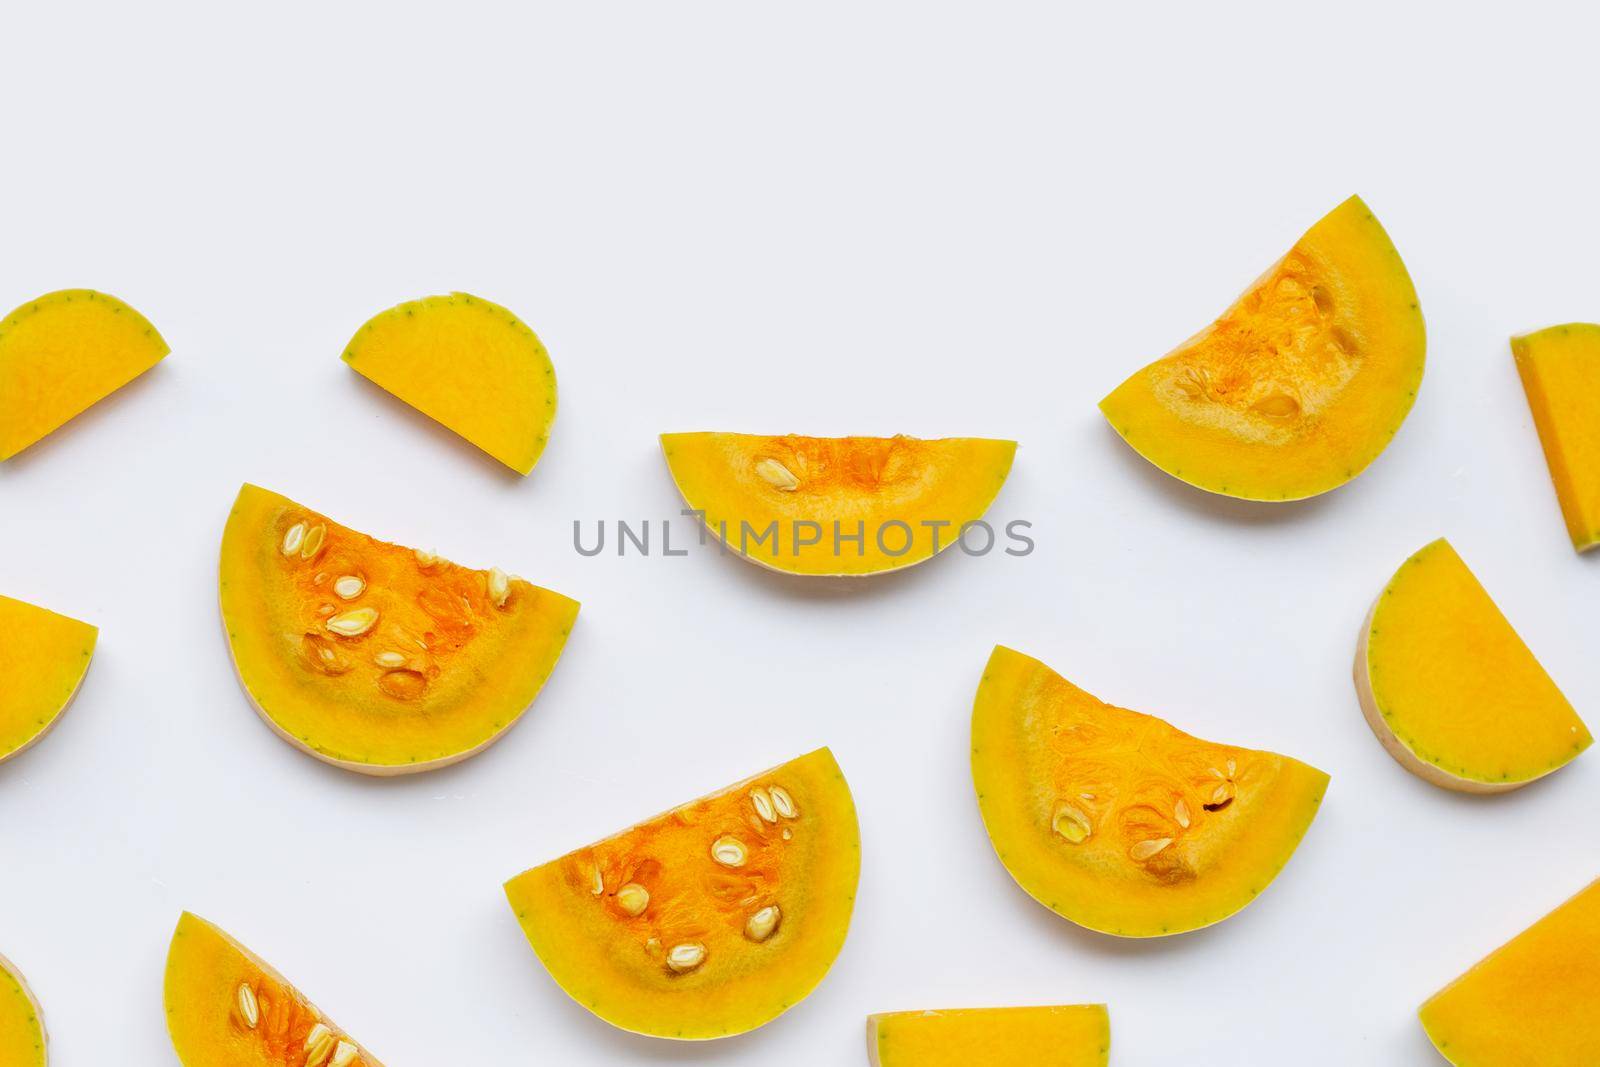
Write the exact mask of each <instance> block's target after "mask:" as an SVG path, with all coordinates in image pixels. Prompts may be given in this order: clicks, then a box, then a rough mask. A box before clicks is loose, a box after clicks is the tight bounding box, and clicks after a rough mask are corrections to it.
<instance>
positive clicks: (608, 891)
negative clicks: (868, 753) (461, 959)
mask: <svg viewBox="0 0 1600 1067" xmlns="http://www.w3.org/2000/svg"><path fill="white" fill-rule="evenodd" d="M860 872H861V837H860V832H859V829H858V827H857V824H856V809H855V803H854V801H853V800H852V799H851V797H850V788H849V786H848V785H846V784H845V780H844V775H843V774H842V773H841V772H840V770H839V765H838V764H837V763H835V762H834V759H833V754H832V753H830V752H829V751H828V750H827V749H825V748H824V749H819V750H817V751H815V752H812V753H810V754H809V755H806V756H801V757H800V758H799V759H796V760H792V761H790V762H789V763H785V764H783V765H782V766H781V767H775V768H773V769H772V770H770V771H766V772H764V773H762V774H758V775H756V776H755V777H754V778H748V779H746V780H745V781H742V782H740V783H738V784H737V785H733V786H729V787H728V788H727V789H723V790H720V791H719V792H716V793H712V794H710V795H709V796H705V797H701V798H700V799H699V800H695V801H692V802H690V803H688V804H685V805H683V806H682V807H679V808H675V809H673V810H672V811H669V812H667V813H665V814H664V815H659V816H657V817H655V818H653V819H650V820H648V821H646V822H643V823H640V824H639V825H638V826H635V827H633V828H632V829H631V830H625V831H623V832H622V833H620V834H617V835H615V836H614V837H610V838H607V839H606V840H604V841H600V842H598V843H596V844H593V845H589V846H587V847H585V848H580V849H578V850H577V851H575V852H571V853H569V854H567V855H565V856H562V857H561V858H560V859H557V860H552V861H551V862H549V863H546V864H544V865H543V866H540V867H535V868H533V869H532V870H529V871H525V872H523V873H522V874H520V875H518V876H517V877H515V878H513V879H511V880H510V881H509V882H507V883H506V887H505V888H506V899H507V900H508V901H509V902H510V904H511V908H512V910H513V911H514V912H516V915H517V921H518V922H519V923H521V924H522V930H523V933H525V934H526V935H527V938H528V942H529V943H530V944H531V945H532V946H533V950H534V952H535V953H536V954H537V955H538V957H539V959H540V960H541V961H542V962H543V963H544V965H545V967H546V968H547V969H548V970H549V971H550V974H551V977H553V978H554V979H555V980H556V984H558V985H559V986H561V988H562V989H564V990H565V991H566V992H567V994H568V995H569V996H571V997H572V999H573V1000H576V1001H577V1002H578V1003H579V1004H582V1005H583V1006H584V1007H585V1008H587V1009H589V1011H591V1012H593V1013H594V1014H595V1015H597V1016H599V1017H600V1018H602V1019H604V1020H605V1021H606V1022H608V1023H610V1024H611V1025H613V1026H616V1027H619V1028H621V1029H623V1030H631V1031H633V1032H634V1033H639V1034H649V1035H652V1036H654V1037H665V1038H676V1039H681V1040H704V1039H708V1038H717V1037H727V1036H729V1035H732V1034H739V1033H743V1032H745V1031H747V1030H753V1029H755V1028H756V1027H758V1026H762V1025H764V1024H765V1023H768V1022H771V1021H772V1020H773V1019H775V1018H777V1017H778V1016H779V1015H781V1014H782V1013H783V1012H785V1011H787V1010H789V1009H790V1008H792V1007H793V1006H794V1005H796V1004H798V1003H799V1002H800V1001H801V1000H803V999H805V997H806V996H807V995H808V994H810V992H811V991H812V989H814V988H815V987H816V986H817V984H818V983H819V982H821V981H822V978H823V976H824V975H826V974H827V973H828V969H829V968H830V967H831V966H832V965H833V961H834V959H835V957H837V956H838V954H839V950H840V949H841V948H842V947H843V945H844V939H845V934H846V932H847V930H848V929H849V926H850V914H851V911H852V910H853V909H854V906H855V896H856V882H857V880H858V878H859V876H860Z"/></svg>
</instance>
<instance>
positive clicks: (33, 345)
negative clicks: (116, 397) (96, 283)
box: [0, 289, 171, 461]
mask: <svg viewBox="0 0 1600 1067" xmlns="http://www.w3.org/2000/svg"><path fill="white" fill-rule="evenodd" d="M169 351H171V349H169V348H168V347H167V342H166V341H164V340H163V339H162V337H161V335H160V334H159V333H157V332H156V328H155V327H154V326H152V325H150V323H149V322H148V321H147V320H146V319H145V317H144V316H143V315H141V314H139V313H138V312H137V311H135V310H133V308H131V307H129V306H128V305H127V304H124V303H123V302H122V301H120V300H118V299H117V298H116V297H114V296H107V295H106V294H105V293H97V292H95V291H94V290H92V289H63V290H61V291H59V292H55V293H46V294H45V295H44V296H41V297H39V298H37V299H35V300H30V301H28V302H27V303H26V304H23V305H22V306H21V307H19V308H17V309H16V310H15V311H13V312H11V314H9V315H7V316H6V317H5V318H4V319H0V461H3V460H8V459H10V458H11V457H12V456H14V455H16V454H17V453H18V452H21V451H22V450H23V449H25V448H27V447H28V446H29V445H31V444H34V443H35V442H36V441H38V440H39V439H41V438H43V437H45V436H47V435H48V434H51V433H53V432H55V431H56V430H58V429H60V428H61V426H63V425H64V424H65V423H67V422H68V421H69V420H71V419H72V418H73V417H74V416H76V415H78V414H81V413H82V412H83V411H85V410H86V409H88V408H90V407H92V406H93V405H95V404H97V403H98V402H100V401H101V400H104V399H105V398H106V397H108V396H110V395H111V394H112V393H114V392H116V391H117V390H118V389H121V388H122V387H123V386H124V385H127V384H128V383H129V382H131V381H133V380H134V379H135V378H137V377H139V375H141V374H143V373H144V372H145V371H147V370H149V369H150V368H151V367H154V366H155V365H156V364H157V363H160V362H161V361H162V360H163V359H164V358H166V355H167V353H168V352H169Z"/></svg>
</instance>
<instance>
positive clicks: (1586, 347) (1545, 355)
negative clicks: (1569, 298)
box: [1511, 322, 1600, 552]
mask: <svg viewBox="0 0 1600 1067" xmlns="http://www.w3.org/2000/svg"><path fill="white" fill-rule="evenodd" d="M1511 353H1512V355H1513V356H1514V357H1515V358H1516V361H1517V373H1518V374H1520V375H1521V376H1522V388H1523V391H1524V392H1526V393H1527V394H1528V407H1529V408H1530V409H1531V410H1532V411H1533V424H1534V426H1536V427H1537V428H1538V430H1539V441H1540V443H1541V444H1542V445H1543V446H1544V458H1545V462H1546V463H1547V464H1548V465H1549V467H1550V479H1551V481H1553V482H1554V483H1555V486H1556V497H1557V499H1558V500H1560V502H1561V513H1562V515H1563V516H1565V518H1566V520H1567V533H1568V535H1569V536H1570V537H1571V538H1572V546H1573V547H1574V548H1576V549H1577V550H1578V551H1579V552H1583V551H1586V550H1587V549H1591V548H1593V547H1594V546H1595V545H1600V326H1596V325H1594V324H1592V323H1587V322H1573V323H1568V324H1567V325H1565V326H1552V327H1550V328H1549V329H1547V330H1540V331H1538V332H1537V333H1530V334H1525V335H1524V336H1522V337H1513V338H1512V339H1511Z"/></svg>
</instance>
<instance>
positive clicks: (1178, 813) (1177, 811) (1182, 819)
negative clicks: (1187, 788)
mask: <svg viewBox="0 0 1600 1067" xmlns="http://www.w3.org/2000/svg"><path fill="white" fill-rule="evenodd" d="M1172 817H1173V818H1174V819H1177V820H1178V825H1179V826H1181V827H1183V828H1184V829H1185V830H1187V829H1188V828H1189V802H1188V801H1186V800H1184V799H1183V798H1182V797H1179V798H1178V802H1177V803H1176V804H1174V805H1172Z"/></svg>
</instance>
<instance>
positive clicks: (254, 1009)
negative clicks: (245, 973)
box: [239, 982, 261, 1030]
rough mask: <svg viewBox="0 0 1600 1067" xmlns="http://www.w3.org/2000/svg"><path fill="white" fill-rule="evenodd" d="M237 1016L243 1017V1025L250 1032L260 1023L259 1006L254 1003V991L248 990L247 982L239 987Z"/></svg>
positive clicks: (248, 984)
mask: <svg viewBox="0 0 1600 1067" xmlns="http://www.w3.org/2000/svg"><path fill="white" fill-rule="evenodd" d="M239 1014H240V1015H241V1016H243V1017H244V1024H245V1025H246V1026H248V1027H249V1028H250V1029H252V1030H254V1029H255V1028H256V1023H258V1022H260V1021H261V1005H259V1004H258V1003H256V991H255V990H254V989H251V988H250V983H248V982H242V983H240V985H239Z"/></svg>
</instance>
